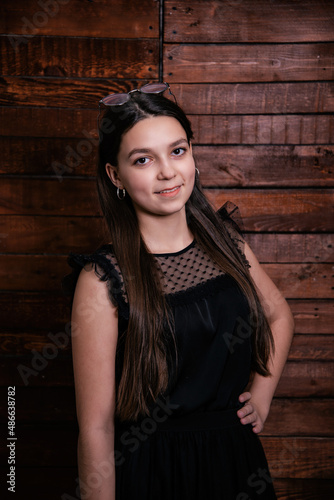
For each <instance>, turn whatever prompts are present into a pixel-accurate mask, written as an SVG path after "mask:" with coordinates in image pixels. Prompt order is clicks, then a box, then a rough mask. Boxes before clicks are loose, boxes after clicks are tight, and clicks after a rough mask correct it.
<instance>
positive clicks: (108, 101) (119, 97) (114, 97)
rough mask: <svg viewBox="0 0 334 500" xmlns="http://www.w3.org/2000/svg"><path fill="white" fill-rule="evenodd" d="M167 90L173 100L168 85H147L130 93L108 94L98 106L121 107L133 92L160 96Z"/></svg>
mask: <svg viewBox="0 0 334 500" xmlns="http://www.w3.org/2000/svg"><path fill="white" fill-rule="evenodd" d="M167 89H168V90H169V93H170V95H172V96H173V97H174V99H175V102H176V98H175V95H174V94H173V92H172V91H171V89H170V87H169V85H168V83H166V82H164V83H147V84H146V85H144V86H143V87H141V88H140V89H133V90H130V92H127V93H121V94H109V95H107V96H106V97H104V98H103V99H101V101H99V106H100V105H101V104H104V105H105V106H122V104H125V103H126V102H128V101H129V100H130V99H131V94H132V93H133V92H141V93H142V94H162V93H163V92H165V90H167Z"/></svg>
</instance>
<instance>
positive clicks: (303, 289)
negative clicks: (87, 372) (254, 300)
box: [0, 255, 334, 304]
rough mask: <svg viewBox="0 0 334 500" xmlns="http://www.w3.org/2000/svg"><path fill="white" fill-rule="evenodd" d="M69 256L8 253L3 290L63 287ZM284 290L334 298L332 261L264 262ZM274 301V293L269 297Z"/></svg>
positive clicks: (291, 294)
mask: <svg viewBox="0 0 334 500" xmlns="http://www.w3.org/2000/svg"><path fill="white" fill-rule="evenodd" d="M66 260H67V258H66V257H64V256H54V255H6V256H4V257H3V262H4V269H3V270H1V271H0V290H4V291H5V290H6V291H9V290H12V291H13V290H17V291H24V290H32V291H42V290H43V291H53V292H56V291H61V280H62V278H63V277H64V276H65V275H66V274H67V273H68V266H67V263H66ZM263 268H264V270H265V271H266V272H267V273H268V275H269V276H270V277H271V279H272V280H273V281H274V282H275V284H276V285H277V286H278V288H279V289H280V290H281V292H282V294H283V295H284V296H285V297H287V298H290V299H291V298H292V299H334V289H333V280H332V279H331V277H332V276H333V273H334V266H333V264H316V263H312V264H264V265H263ZM269 300H270V303H272V304H275V303H276V301H277V300H279V299H278V298H277V297H276V296H275V295H273V297H268V301H269Z"/></svg>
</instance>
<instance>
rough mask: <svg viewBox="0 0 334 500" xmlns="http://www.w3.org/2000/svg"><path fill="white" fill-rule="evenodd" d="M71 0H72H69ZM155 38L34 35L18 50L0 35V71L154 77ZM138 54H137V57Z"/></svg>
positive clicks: (155, 62) (3, 73)
mask: <svg viewBox="0 0 334 500" xmlns="http://www.w3.org/2000/svg"><path fill="white" fill-rule="evenodd" d="M71 1H73V0H71ZM158 50H159V47H158V40H157V39H156V40H140V39H130V40H129V39H123V40H122V39H106V38H103V39H102V38H92V37H85V38H84V37H80V38H77V37H40V36H35V37H34V38H32V39H31V40H29V43H27V44H23V45H22V47H21V49H20V50H19V51H14V50H11V44H10V37H9V36H5V35H2V36H0V54H1V56H2V57H1V58H0V61H1V62H0V73H1V74H2V75H12V76H14V75H15V76H53V77H77V78H131V77H132V76H133V75H136V76H137V78H149V79H150V78H158V64H157V63H158V59H159V56H158ZM138 54H140V57H138Z"/></svg>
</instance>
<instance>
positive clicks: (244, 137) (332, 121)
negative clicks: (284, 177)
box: [0, 108, 334, 146]
mask: <svg viewBox="0 0 334 500" xmlns="http://www.w3.org/2000/svg"><path fill="white" fill-rule="evenodd" d="M0 111H1V108H0ZM189 117H190V121H191V124H192V127H193V130H194V139H195V140H194V144H197V143H199V144H211V145H213V144H293V145H294V146H296V145H298V144H312V145H313V144H333V142H334V117H333V115H321V114H317V115H307V114H305V115H270V114H268V115H247V114H246V115H189ZM13 135H15V134H13Z"/></svg>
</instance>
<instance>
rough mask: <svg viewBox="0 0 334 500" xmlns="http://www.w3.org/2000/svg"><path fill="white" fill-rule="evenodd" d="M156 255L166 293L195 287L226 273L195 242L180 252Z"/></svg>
mask: <svg viewBox="0 0 334 500" xmlns="http://www.w3.org/2000/svg"><path fill="white" fill-rule="evenodd" d="M155 257H156V259H157V262H158V264H159V265H160V268H161V271H162V280H163V290H164V292H165V293H166V294H171V293H178V292H182V291H185V290H187V289H189V288H194V287H196V286H198V285H201V284H203V283H205V282H207V281H209V280H211V279H213V278H216V277H217V276H221V275H223V274H224V273H223V271H220V270H219V269H217V268H216V266H215V264H214V262H213V261H212V260H211V259H210V257H209V256H208V254H207V253H206V252H205V251H203V250H201V249H200V248H199V247H198V246H197V245H196V243H195V242H193V243H192V244H191V245H189V246H188V247H187V248H185V249H184V250H182V251H180V252H177V253H174V254H160V255H156V256H155Z"/></svg>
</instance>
